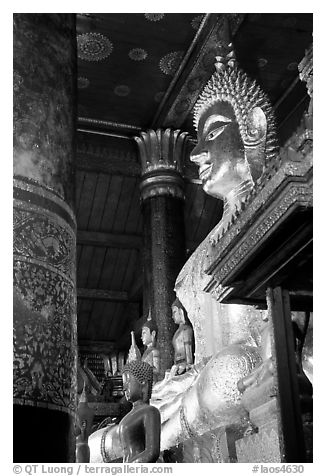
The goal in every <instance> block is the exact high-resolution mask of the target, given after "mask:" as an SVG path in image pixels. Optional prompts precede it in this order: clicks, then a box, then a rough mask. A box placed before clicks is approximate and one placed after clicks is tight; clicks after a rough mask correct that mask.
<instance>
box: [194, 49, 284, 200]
mask: <svg viewBox="0 0 326 476" xmlns="http://www.w3.org/2000/svg"><path fill="white" fill-rule="evenodd" d="M225 44H227V47H221V48H220V51H219V53H220V55H219V56H217V57H216V64H215V67H216V71H215V72H214V74H213V76H212V77H211V79H210V80H209V81H208V83H207V84H206V86H205V88H204V89H203V91H202V93H201V94H200V96H199V98H198V100H197V102H196V104H195V107H194V125H195V128H196V130H197V135H198V143H197V145H196V147H195V148H194V149H193V151H192V153H191V156H190V160H192V161H193V162H195V163H196V164H197V165H198V166H199V178H200V179H201V180H202V184H203V189H204V191H205V192H206V193H207V194H209V195H212V196H214V197H216V198H220V199H222V200H227V198H228V196H229V195H230V193H232V191H234V190H237V189H241V187H242V186H243V184H247V186H248V185H249V186H251V187H252V186H253V185H254V183H255V182H256V181H257V180H258V178H259V177H260V176H261V174H262V172H263V170H264V167H265V166H266V165H267V163H268V161H269V160H270V159H271V158H272V157H274V156H275V155H276V153H277V150H278V145H277V139H276V127H275V121H274V117H273V112H272V107H271V105H270V103H269V101H268V99H267V97H266V95H265V93H264V92H263V91H262V90H261V88H260V87H259V86H258V84H257V83H256V81H251V80H250V79H249V78H248V76H247V75H246V73H245V72H244V71H242V70H241V69H240V68H239V67H238V65H237V62H236V59H235V56H234V52H233V49H232V44H231V43H229V42H226V43H225Z"/></svg>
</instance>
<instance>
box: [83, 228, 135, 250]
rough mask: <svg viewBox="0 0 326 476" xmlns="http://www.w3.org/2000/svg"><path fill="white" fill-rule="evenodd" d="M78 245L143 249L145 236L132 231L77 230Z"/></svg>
mask: <svg viewBox="0 0 326 476" xmlns="http://www.w3.org/2000/svg"><path fill="white" fill-rule="evenodd" d="M77 245H88V246H105V247H108V248H127V249H141V248H142V246H143V238H142V236H141V235H137V234H131V233H130V234H126V233H105V232H101V231H88V230H77Z"/></svg>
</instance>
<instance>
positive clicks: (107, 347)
mask: <svg viewBox="0 0 326 476" xmlns="http://www.w3.org/2000/svg"><path fill="white" fill-rule="evenodd" d="M78 350H79V352H85V353H91V354H92V353H95V354H108V353H110V352H112V351H116V350H117V346H116V343H115V342H111V341H96V340H85V339H81V340H79V341H78Z"/></svg>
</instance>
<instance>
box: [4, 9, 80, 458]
mask: <svg viewBox="0 0 326 476" xmlns="http://www.w3.org/2000/svg"><path fill="white" fill-rule="evenodd" d="M13 51H14V192H13V194H14V235H13V246H14V250H13V258H14V260H13V279H14V289H13V298H14V302H13V307H14V315H13V325H14V332H13V336H14V362H13V379H14V382H13V396H14V420H13V422H14V425H13V433H14V461H15V462H39V463H41V462H45V463H47V462H49V463H55V462H71V461H74V453H75V437H74V418H75V411H76V376H77V366H76V337H77V336H76V334H77V323H76V257H75V254H76V219H75V214H74V167H75V153H74V135H75V130H76V128H75V106H76V88H75V83H76V29H75V15H73V14H45V13H42V14H34V13H33V14H14V50H13Z"/></svg>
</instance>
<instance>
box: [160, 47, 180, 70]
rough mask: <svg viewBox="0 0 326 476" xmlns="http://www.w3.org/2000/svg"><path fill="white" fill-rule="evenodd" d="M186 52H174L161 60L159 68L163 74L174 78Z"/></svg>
mask: <svg viewBox="0 0 326 476" xmlns="http://www.w3.org/2000/svg"><path fill="white" fill-rule="evenodd" d="M183 56H184V51H172V52H171V53H168V54H167V55H165V56H163V58H161V59H160V62H159V67H160V70H161V71H162V73H164V74H167V75H170V76H173V75H174V73H175V72H176V71H177V69H178V66H179V65H180V63H181V61H182V58H183Z"/></svg>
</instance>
